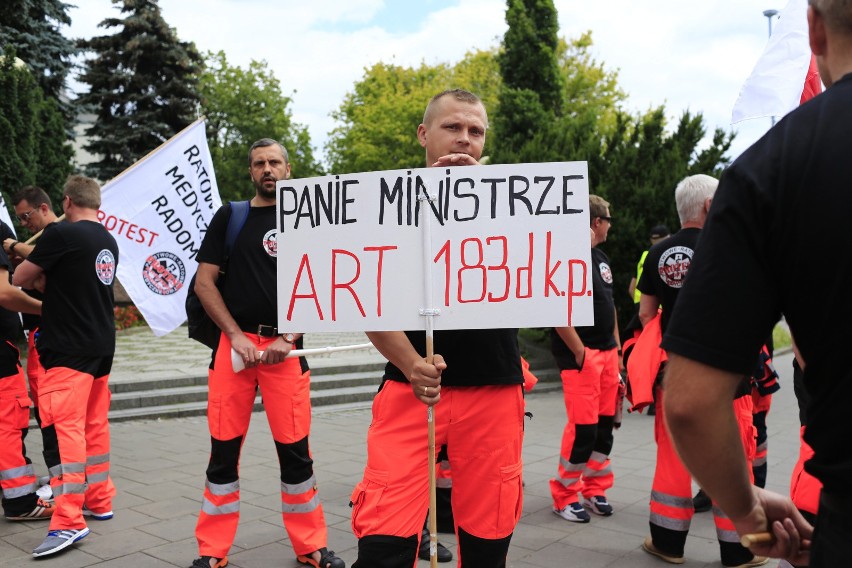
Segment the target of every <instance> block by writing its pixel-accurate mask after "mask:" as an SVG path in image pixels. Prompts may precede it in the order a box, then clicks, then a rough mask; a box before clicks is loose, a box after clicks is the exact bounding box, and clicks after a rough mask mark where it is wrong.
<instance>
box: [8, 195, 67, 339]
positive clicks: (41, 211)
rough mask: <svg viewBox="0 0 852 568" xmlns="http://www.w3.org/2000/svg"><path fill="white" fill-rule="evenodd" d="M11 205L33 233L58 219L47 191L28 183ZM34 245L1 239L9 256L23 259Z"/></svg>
mask: <svg viewBox="0 0 852 568" xmlns="http://www.w3.org/2000/svg"><path fill="white" fill-rule="evenodd" d="M12 206H13V207H14V208H15V216H16V217H17V218H18V221H20V223H21V225H22V226H23V227H24V228H25V229H26V230H28V231H29V232H30V233H32V234H34V235H35V234H36V233H38V232H39V231H42V230H43V229H44V228H45V227H47V226H48V225H50V224H51V223H55V222H56V221H58V219H57V217H56V214H55V213H54V212H53V207H52V206H51V203H50V197H48V195H47V192H46V191H44V190H43V189H42V188H40V187H36V186H34V185H28V186H27V187H25V188H23V189H22V190H21V191H19V192H18V193H16V194H15V195H14V196H12ZM34 247H35V245H27V244H24V243H21V242H18V241H16V240H15V239H11V238H10V239H5V240H4V241H3V250H5V251H6V254H8V255H9V256H10V257H12V256H17V257H19V258H21V259H25V258H27V257H28V256H29V255H30V253H31V252H32V250H33V248H34ZM25 323H26V322H25Z"/></svg>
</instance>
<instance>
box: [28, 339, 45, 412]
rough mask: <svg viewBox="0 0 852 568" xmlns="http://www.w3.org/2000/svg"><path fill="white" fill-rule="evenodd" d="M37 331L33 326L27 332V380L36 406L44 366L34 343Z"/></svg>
mask: <svg viewBox="0 0 852 568" xmlns="http://www.w3.org/2000/svg"><path fill="white" fill-rule="evenodd" d="M37 333H38V328H35V329H32V330H30V332H29V333H28V334H27V382H29V385H30V398H31V399H32V400H33V402H34V403H35V404H36V406H38V385H39V381H40V380H41V378H42V377H43V376H44V367H43V366H42V364H41V357H39V354H38V348H37V347H36V345H35V336H36V334H37Z"/></svg>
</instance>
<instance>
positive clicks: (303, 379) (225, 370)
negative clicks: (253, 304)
mask: <svg viewBox="0 0 852 568" xmlns="http://www.w3.org/2000/svg"><path fill="white" fill-rule="evenodd" d="M246 337H248V338H249V339H251V340H252V342H254V343H255V345H256V346H257V350H258V351H265V350H266V346H267V345H269V344H270V343H272V342H273V341H274V340H275V339H276V338H274V337H260V336H258V335H256V334H251V333H246ZM258 387H260V392H261V395H262V397H263V406H264V409H265V410H266V417H267V419H268V420H269V427H270V429H271V430H272V437H273V439H274V440H275V444H276V448H278V449H279V460H280V461H282V463H281V469H282V482H281V509H282V518H283V522H284V528H285V529H286V531H287V535H288V536H289V537H290V542H291V543H292V545H293V550H294V551H295V553H296V554H297V555H300V554H304V555H307V554H310V553H312V552H314V551H315V550H319V549H320V548H323V547H325V546H326V542H327V538H328V534H327V529H326V524H325V516H324V514H323V509H322V504H321V503H320V499H319V494H318V492H317V484H316V477H315V476H314V474H313V469H312V468H311V461H310V450H309V448H308V444H307V438H308V433H309V431H310V427H311V396H310V372H309V371H308V372H305V373H302V370H301V367H300V363H299V359H298V358H296V357H292V358H287V359H285V360H284V361H283V362H281V363H278V364H276V365H264V364H260V365H258V366H257V367H253V368H249V369H243V370H242V371H240V372H239V373H235V372H234V371H233V366H232V364H231V342H230V341H229V340H228V338H227V336H225V334H222V335H221V338H220V340H219V347H218V349H217V350H216V355H215V358H214V361H213V368H212V369H210V371H209V383H208V388H209V393H208V397H207V424H208V427H209V429H210V436H211V437H212V438H213V443H212V449H211V455H210V464H211V465H210V466H209V467H208V475H207V479H206V483H205V488H204V498H203V500H202V505H201V513H200V514H199V515H198V523H197V525H196V527H195V537H196V540H197V541H198V551H199V554H200V555H201V556H213V557H216V558H222V557H224V556H226V555H227V554H228V551H229V550H230V548H231V545H232V544H233V542H234V536H235V535H236V532H237V526H238V524H239V521H240V482H239V473H238V469H239V456H240V450H241V448H242V444H243V441H244V440H245V436H246V434H247V433H248V428H249V422H250V420H251V414H252V410H253V408H254V402H255V397H256V394H257V389H258ZM282 448H287V449H286V450H282ZM287 457H291V458H293V460H294V461H297V462H299V463H300V464H301V465H302V466H303V467H302V471H305V472H306V473H305V475H304V476H303V477H304V479H299V480H298V482H295V481H294V482H287V483H285V482H284V481H283V478H284V472H285V471H286V470H287V467H288V465H289V464H288V463H285V461H284V460H286V459H287ZM223 463H224V464H228V465H226V466H225V467H224V468H223V467H218V468H217V469H216V471H217V472H218V475H221V477H216V478H214V479H211V478H210V477H211V474H210V472H211V468H212V467H214V464H223ZM420 524H421V526H422V525H423V519H422V518H421V519H420Z"/></svg>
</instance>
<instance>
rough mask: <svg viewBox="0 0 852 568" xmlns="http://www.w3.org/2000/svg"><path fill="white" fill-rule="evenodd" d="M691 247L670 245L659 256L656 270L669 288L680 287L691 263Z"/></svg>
mask: <svg viewBox="0 0 852 568" xmlns="http://www.w3.org/2000/svg"><path fill="white" fill-rule="evenodd" d="M692 255H693V252H692V249H691V248H689V247H682V246H678V247H672V248H670V249H668V250H667V251H666V252H664V253H663V254H662V256H660V262H659V263H657V271H658V272H659V273H660V278H662V279H663V282H665V284H666V286H668V287H669V288H680V287H681V286H683V281H684V280H685V279H686V273H687V272H689V265H690V264H691V263H692Z"/></svg>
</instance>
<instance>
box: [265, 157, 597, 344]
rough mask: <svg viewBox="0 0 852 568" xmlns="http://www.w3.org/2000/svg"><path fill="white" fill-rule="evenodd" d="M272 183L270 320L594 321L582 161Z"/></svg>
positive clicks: (445, 325)
mask: <svg viewBox="0 0 852 568" xmlns="http://www.w3.org/2000/svg"><path fill="white" fill-rule="evenodd" d="M277 192H278V196H277V199H278V213H279V216H278V231H279V234H278V327H279V329H292V330H298V331H300V332H325V331H359V330H369V331H385V330H405V329H412V330H413V329H424V327H425V323H424V318H423V316H422V315H421V310H422V309H424V308H428V309H436V310H439V312H438V315H437V317H435V318H434V319H433V326H434V329H436V330H439V329H463V328H500V327H549V326H564V325H569V322H570V324H571V325H592V324H593V323H594V314H593V307H592V292H591V288H592V287H591V272H590V256H591V255H590V250H591V243H590V237H589V212H588V209H589V187H588V167H587V164H586V163H585V162H558V163H544V164H513V165H494V166H468V167H454V168H421V169H412V170H395V171H386V172H369V173H358V174H349V175H339V176H325V177H317V178H308V179H298V180H284V181H279V182H278V184H277ZM426 196H428V197H429V198H431V200H430V201H423V200H421V199H420V198H421V197H426ZM421 207H425V208H427V210H426V214H427V215H428V217H429V220H428V222H429V223H430V234H431V243H430V245H429V246H430V249H431V252H430V253H429V257H428V258H426V256H425V253H424V243H423V223H424V220H423V219H424V217H423V215H421V213H420V208H421ZM427 270H428V272H429V274H430V278H431V281H432V293H433V298H432V300H431V302H427V301H426V300H425V298H424V294H425V293H424V288H425V283H424V282H425V277H424V271H427ZM427 303H431V305H426V304H427Z"/></svg>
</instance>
